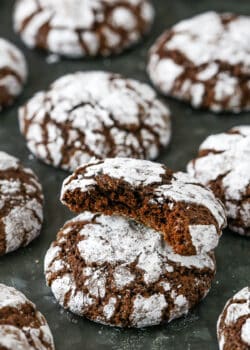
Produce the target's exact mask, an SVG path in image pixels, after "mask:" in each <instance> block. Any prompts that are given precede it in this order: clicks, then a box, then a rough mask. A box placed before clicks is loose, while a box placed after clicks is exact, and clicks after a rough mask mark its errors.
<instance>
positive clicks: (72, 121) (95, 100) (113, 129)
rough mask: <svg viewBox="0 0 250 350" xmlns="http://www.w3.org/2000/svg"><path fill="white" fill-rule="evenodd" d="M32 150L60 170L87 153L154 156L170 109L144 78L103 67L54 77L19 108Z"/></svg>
mask: <svg viewBox="0 0 250 350" xmlns="http://www.w3.org/2000/svg"><path fill="white" fill-rule="evenodd" d="M19 120H20V128H21V131H22V133H23V134H24V136H25V137H26V140H27V145H28V147H29V149H30V150H31V152H32V153H34V154H35V155H36V156H37V157H38V158H40V159H42V160H43V161H44V162H46V163H48V164H51V165H53V166H55V167H60V168H63V169H65V170H72V171H73V170H75V168H76V167H77V166H80V165H81V164H82V163H85V162H88V161H89V160H90V159H91V158H93V157H94V158H97V159H101V158H105V157H117V156H120V157H134V158H150V159H153V158H156V157H157V156H158V154H159V151H160V149H161V148H162V147H164V146H166V145H167V144H168V143H169V140H170V135H171V126H170V113H169V110H168V108H167V107H165V105H163V104H162V103H161V102H160V101H159V100H158V99H157V97H156V94H155V92H154V91H153V90H152V89H151V88H150V87H149V86H148V85H145V84H142V83H140V82H138V81H135V80H131V79H125V78H123V77H121V76H120V75H116V74H112V73H106V72H86V73H83V72H78V73H75V74H70V75H66V76H64V77H62V78H60V79H59V80H57V81H56V82H55V83H54V84H52V86H51V87H50V89H49V90H48V91H46V92H40V93H38V94H36V95H35V96H34V97H33V98H32V99H31V100H30V101H28V103H27V104H26V105H25V106H24V107H23V108H21V109H20V113H19Z"/></svg>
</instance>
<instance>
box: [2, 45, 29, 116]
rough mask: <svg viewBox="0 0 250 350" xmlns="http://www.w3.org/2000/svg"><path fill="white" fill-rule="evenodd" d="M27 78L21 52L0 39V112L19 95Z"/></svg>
mask: <svg viewBox="0 0 250 350" xmlns="http://www.w3.org/2000/svg"><path fill="white" fill-rule="evenodd" d="M26 78H27V66H26V61H25V58H24V56H23V54H22V53H21V51H20V50H19V49H18V48H17V47H16V46H14V45H13V44H11V43H10V42H9V41H7V40H5V39H3V38H0V110H1V109H2V108H3V107H6V106H9V105H11V104H12V103H13V101H14V99H15V98H16V97H17V96H18V95H19V94H20V93H21V91H22V89H23V85H24V83H25V81H26Z"/></svg>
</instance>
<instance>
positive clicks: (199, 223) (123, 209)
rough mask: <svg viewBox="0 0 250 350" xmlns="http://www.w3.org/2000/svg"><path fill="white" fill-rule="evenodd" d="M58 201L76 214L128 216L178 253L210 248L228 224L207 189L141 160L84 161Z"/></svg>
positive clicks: (187, 176) (219, 204) (192, 180)
mask: <svg viewBox="0 0 250 350" xmlns="http://www.w3.org/2000/svg"><path fill="white" fill-rule="evenodd" d="M61 200H62V202H63V203H64V204H66V205H67V206H68V207H69V208H70V209H71V210H72V211H74V212H82V211H84V210H89V211H91V212H101V213H104V214H108V215H114V214H117V215H122V216H127V217H131V218H133V219H135V220H136V221H138V222H141V223H143V224H144V225H146V226H148V227H151V228H153V229H155V230H156V231H159V232H161V233H162V234H163V235H164V238H165V240H166V241H167V242H168V244H170V246H171V247H172V248H173V250H174V251H175V252H176V253H178V254H181V255H194V254H199V253H201V252H209V251H211V250H213V249H214V248H215V247H216V246H217V244H218V240H219V237H220V235H221V230H222V228H223V227H224V226H225V221H226V220H225V212H224V208H223V206H222V204H221V202H220V201H219V200H217V199H216V198H215V196H214V195H213V193H212V192H211V191H210V190H208V189H206V188H204V187H203V186H202V185H200V184H199V183H198V182H197V181H196V180H195V179H193V178H192V177H191V176H189V175H187V174H185V173H180V172H179V173H173V172H172V171H171V170H169V169H168V168H166V167H165V166H164V165H161V164H158V163H153V162H150V161H145V160H136V159H126V158H113V159H105V160H102V161H93V162H90V163H87V164H85V165H83V166H82V167H80V168H78V169H77V170H76V171H75V172H74V174H73V175H72V176H70V177H69V178H67V179H66V180H65V181H64V185H63V188H62V194H61Z"/></svg>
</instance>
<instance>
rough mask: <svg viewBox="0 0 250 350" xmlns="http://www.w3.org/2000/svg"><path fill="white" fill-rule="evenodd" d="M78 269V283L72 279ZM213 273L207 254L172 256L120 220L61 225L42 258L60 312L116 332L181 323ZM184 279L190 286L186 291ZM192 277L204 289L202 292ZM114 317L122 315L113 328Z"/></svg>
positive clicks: (81, 219)
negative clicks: (120, 328) (116, 328)
mask: <svg viewBox="0 0 250 350" xmlns="http://www.w3.org/2000/svg"><path fill="white" fill-rule="evenodd" d="M64 242H68V243H69V242H71V244H69V245H67V247H66V246H65V244H64ZM74 252H75V253H74ZM79 269H82V277H81V278H80V277H79V274H75V271H79ZM183 269H184V271H185V272H183ZM192 271H193V272H192ZM214 271H215V264H214V259H213V257H212V255H210V254H206V253H203V254H200V255H196V256H190V257H183V256H180V255H177V254H174V252H173V250H172V249H171V248H170V246H168V245H167V244H166V243H165V242H164V240H163V237H162V235H161V234H160V233H159V232H156V231H154V230H152V229H150V228H147V227H146V226H143V225H141V224H138V223H136V222H135V221H133V220H129V219H127V218H124V217H119V216H105V215H101V214H92V213H89V212H84V213H82V214H81V215H79V216H77V217H76V218H74V219H72V220H71V221H69V222H68V223H66V224H65V226H64V227H63V228H62V229H61V231H60V232H59V234H58V236H57V240H56V241H55V242H54V243H53V244H52V246H51V247H50V249H49V250H48V252H47V254H46V257H45V275H46V280H47V283H48V284H49V285H50V286H51V288H52V291H53V293H54V295H55V297H56V299H57V300H58V302H59V303H60V304H61V305H62V306H63V307H65V308H67V309H69V310H71V311H72V312H74V313H77V314H79V315H84V316H86V317H88V318H90V319H92V320H95V321H97V322H101V323H104V324H110V325H117V326H130V327H145V326H150V325H155V324H159V323H161V322H162V321H164V320H165V321H166V320H168V319H169V318H171V320H172V319H174V318H176V317H180V316H181V315H183V314H185V313H186V312H187V310H189V309H190V307H192V306H193V305H194V299H195V300H196V301H195V302H198V301H199V298H200V293H203V294H204V295H205V294H206V293H207V291H208V290H209V288H210V283H211V280H212V277H213V275H214ZM178 272H179V275H178ZM192 273H193V274H192ZM186 274H188V275H189V276H191V277H190V280H189V282H190V284H192V285H189V288H187V289H186V288H185V286H184V284H185V278H184V279H183V280H182V277H183V276H184V275H186ZM77 276H78V277H77ZM178 276H179V277H178ZM209 276H210V277H209ZM196 277H198V281H199V282H200V283H201V284H203V283H204V285H203V289H201V290H200V288H201V286H200V285H199V283H198V281H197V278H196ZM163 283H165V284H168V288H163ZM183 283H184V284H183ZM81 286H83V287H81ZM199 290H200V291H199ZM136 291H138V292H136ZM190 291H192V292H190ZM124 293H125V294H126V297H125V295H124ZM183 293H186V295H183ZM189 293H190V294H189ZM192 293H193V294H192ZM194 295H195V296H194ZM128 298H129V299H130V298H131V301H129V303H128V304H129V305H130V306H129V307H128V308H126V307H127V306H126V303H127V301H128ZM100 300H101V302H100ZM170 301H171V304H174V305H175V307H174V308H173V309H172V308H171V307H170V306H168V304H169V302H170ZM189 301H190V303H189ZM117 304H119V310H120V311H118V310H117V309H116V305H117ZM184 304H185V305H186V306H185V307H184ZM72 305H74V307H72ZM101 305H103V306H101ZM93 310H94V313H93ZM119 312H121V313H123V312H124V314H123V317H122V321H121V322H120V323H119V322H118V323H117V321H116V318H113V317H114V316H115V315H117V313H119ZM97 313H98V318H97V316H96V315H97ZM125 313H126V317H125V316H124V315H125ZM168 315H171V317H170V316H168ZM118 317H119V315H118ZM124 318H127V321H124ZM124 322H125V324H124Z"/></svg>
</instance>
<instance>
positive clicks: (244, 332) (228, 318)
mask: <svg viewBox="0 0 250 350" xmlns="http://www.w3.org/2000/svg"><path fill="white" fill-rule="evenodd" d="M217 336H218V341H219V348H220V350H249V348H250V288H249V287H246V288H243V289H242V290H241V291H240V292H238V293H237V294H235V295H234V297H233V298H232V299H230V300H229V301H228V302H227V304H226V305H225V308H224V309H223V311H222V313H221V315H220V317H219V320H218V324H217Z"/></svg>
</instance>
